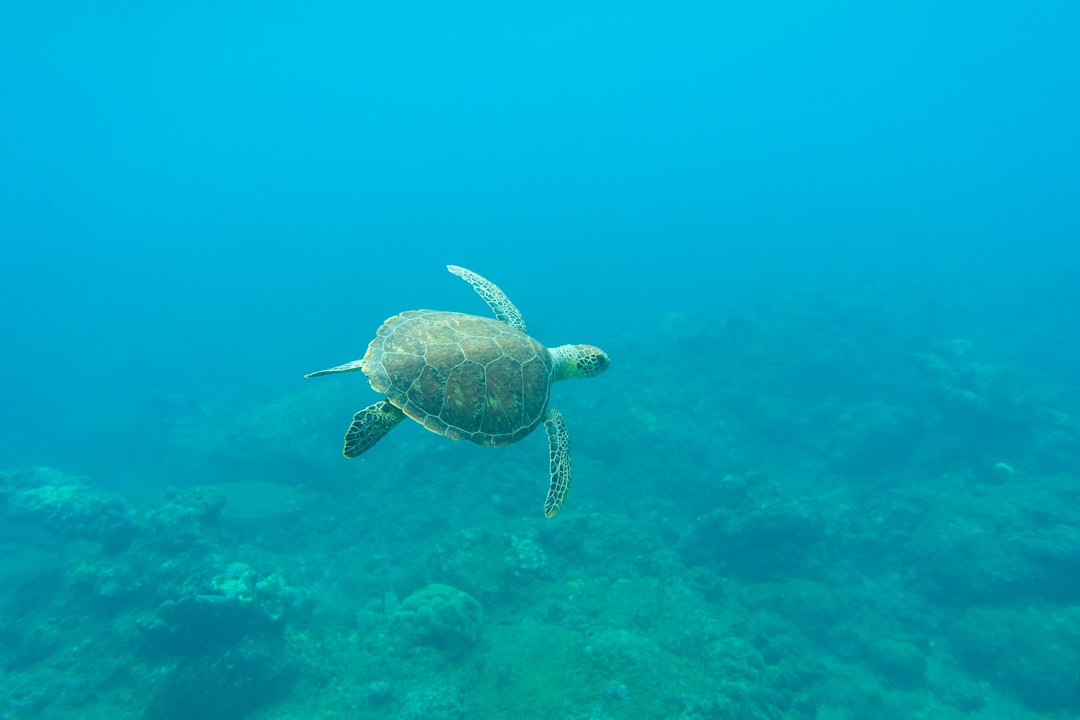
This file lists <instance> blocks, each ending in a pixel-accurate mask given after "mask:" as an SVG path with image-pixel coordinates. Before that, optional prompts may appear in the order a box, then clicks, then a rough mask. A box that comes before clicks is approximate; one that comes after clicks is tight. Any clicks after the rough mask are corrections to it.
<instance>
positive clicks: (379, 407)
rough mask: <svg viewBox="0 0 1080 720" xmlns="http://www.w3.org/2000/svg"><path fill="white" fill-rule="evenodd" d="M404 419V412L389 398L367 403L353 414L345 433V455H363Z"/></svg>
mask: <svg viewBox="0 0 1080 720" xmlns="http://www.w3.org/2000/svg"><path fill="white" fill-rule="evenodd" d="M404 419H405V413H403V412H401V410H399V409H398V407H397V406H396V405H394V404H393V403H391V402H390V401H389V400H380V401H379V402H377V403H375V404H373V405H368V406H367V407H366V408H364V409H363V410H361V411H360V412H358V413H356V414H355V415H353V419H352V425H350V426H349V429H348V431H346V433H345V457H348V458H354V457H356V456H358V455H363V454H364V453H366V452H367V451H368V450H370V449H371V447H372V446H373V445H374V444H375V443H377V442H379V441H380V440H382V439H383V436H384V435H386V433H388V432H390V431H391V430H393V429H394V428H395V427H397V424H398V423H399V422H401V421H402V420H404Z"/></svg>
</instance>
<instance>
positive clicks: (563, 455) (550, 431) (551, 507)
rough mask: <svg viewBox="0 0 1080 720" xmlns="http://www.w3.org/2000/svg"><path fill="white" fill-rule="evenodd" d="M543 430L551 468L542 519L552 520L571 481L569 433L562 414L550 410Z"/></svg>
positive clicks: (561, 504) (563, 499)
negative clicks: (546, 439) (545, 434)
mask: <svg viewBox="0 0 1080 720" xmlns="http://www.w3.org/2000/svg"><path fill="white" fill-rule="evenodd" d="M544 430H546V431H547V438H548V458H549V463H550V466H551V485H549V486H548V493H547V499H546V500H545V501H544V517H549V518H552V517H555V516H556V515H557V514H558V512H559V510H560V509H561V508H562V506H563V502H564V501H565V500H566V491H567V490H568V489H569V488H570V480H571V479H572V469H571V467H570V465H571V463H570V433H568V432H567V431H566V421H565V420H563V416H562V413H561V412H559V411H558V410H554V409H552V408H548V411H547V413H545V415H544Z"/></svg>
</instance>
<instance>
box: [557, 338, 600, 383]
mask: <svg viewBox="0 0 1080 720" xmlns="http://www.w3.org/2000/svg"><path fill="white" fill-rule="evenodd" d="M551 357H552V359H553V360H554V361H555V367H554V368H553V369H552V373H551V375H552V379H554V380H569V379H570V378H587V377H592V376H594V375H599V374H600V373H602V372H604V371H605V370H607V369H608V366H609V365H611V358H609V357H608V356H607V353H606V352H604V351H603V350H601V349H600V348H598V347H596V346H595V345H560V346H559V347H557V348H552V349H551Z"/></svg>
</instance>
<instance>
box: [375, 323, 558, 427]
mask: <svg viewBox="0 0 1080 720" xmlns="http://www.w3.org/2000/svg"><path fill="white" fill-rule="evenodd" d="M363 363H364V373H365V374H366V375H367V377H368V381H369V382H370V383H371V387H372V388H373V389H374V390H375V391H376V392H379V393H382V394H384V395H386V397H387V399H389V400H390V402H392V403H393V404H394V405H396V406H397V407H399V408H401V410H402V411H403V412H404V413H405V414H406V415H408V416H409V417H410V418H412V419H413V420H415V421H416V422H418V423H420V424H421V425H423V426H424V427H425V428H427V429H428V430H430V431H431V432H434V433H438V434H440V435H445V436H446V437H449V438H453V439H455V440H461V439H466V440H472V441H473V442H474V443H477V444H478V445H493V446H499V445H507V444H509V443H512V442H516V441H518V440H520V439H521V438H523V437H525V436H526V435H528V434H529V433H531V432H532V431H533V430H535V429H536V426H537V425H539V424H540V422H541V420H542V419H543V416H544V410H545V408H546V407H547V402H548V390H549V389H550V387H551V367H552V360H551V353H549V352H548V350H547V348H545V347H544V346H543V345H542V344H540V343H539V342H537V341H536V340H534V339H532V338H531V337H529V336H528V335H526V334H525V333H523V332H521V331H520V330H518V329H516V328H514V327H511V326H510V325H507V324H506V323H504V322H500V321H498V320H492V319H490V318H483V317H478V316H476V315H466V314H464V313H455V312H440V311H437V310H410V311H408V312H403V313H401V314H400V315H395V316H394V317H392V318H390V319H388V320H387V321H386V322H384V323H383V324H382V326H381V327H380V328H379V331H378V333H377V334H376V336H375V339H374V340H372V341H371V344H370V345H368V350H367V354H366V355H364V360H363Z"/></svg>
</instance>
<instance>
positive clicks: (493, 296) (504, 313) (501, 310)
mask: <svg viewBox="0 0 1080 720" xmlns="http://www.w3.org/2000/svg"><path fill="white" fill-rule="evenodd" d="M446 269H447V270H449V271H450V272H452V273H453V274H455V275H457V276H458V277H459V278H461V279H462V280H464V281H465V282H467V283H469V284H470V285H472V286H473V290H475V291H476V294H477V295H479V296H480V297H482V298H483V299H484V302H486V303H487V304H488V307H489V308H491V312H493V313H495V319H496V320H502V321H503V322H504V323H506V324H507V325H510V326H511V327H515V328H517V329H518V330H520V331H521V332H526V330H525V318H523V317H521V311H520V310H518V309H517V308H516V307H514V303H512V302H510V298H508V297H506V293H504V292H503V291H502V290H500V289H499V286H498V285H496V284H495V283H493V282H491V281H490V280H488V279H487V278H485V277H482V276H480V275H477V274H476V273H474V272H473V271H472V270H466V269H465V268H463V267H458V266H457V265H447V266H446Z"/></svg>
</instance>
